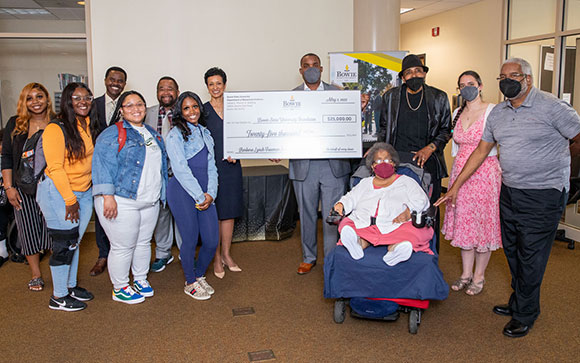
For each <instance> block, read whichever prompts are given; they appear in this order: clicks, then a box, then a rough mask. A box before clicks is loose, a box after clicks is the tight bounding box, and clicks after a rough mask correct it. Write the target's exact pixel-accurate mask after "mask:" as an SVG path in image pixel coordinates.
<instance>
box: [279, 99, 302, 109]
mask: <svg viewBox="0 0 580 363" xmlns="http://www.w3.org/2000/svg"><path fill="white" fill-rule="evenodd" d="M282 107H284V108H300V101H296V100H294V96H290V100H289V101H282Z"/></svg>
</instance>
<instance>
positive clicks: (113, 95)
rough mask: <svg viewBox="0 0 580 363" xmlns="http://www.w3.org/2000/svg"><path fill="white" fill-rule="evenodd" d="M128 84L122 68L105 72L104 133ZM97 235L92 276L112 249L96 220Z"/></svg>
mask: <svg viewBox="0 0 580 363" xmlns="http://www.w3.org/2000/svg"><path fill="white" fill-rule="evenodd" d="M126 84H127V72H125V70H124V69H123V68H121V67H110V68H109V69H107V72H105V88H106V92H105V94H104V95H102V96H101V97H97V98H95V104H96V105H97V116H98V120H99V129H100V131H103V130H104V129H106V128H107V126H109V124H110V122H111V119H112V118H113V112H114V110H115V107H116V106H117V100H118V99H119V96H120V95H121V93H123V90H124V89H125V85H126ZM95 234H96V239H97V246H98V247H99V258H98V259H97V262H96V263H95V265H94V266H93V268H92V269H91V272H90V273H89V274H90V275H91V276H97V275H100V274H101V273H103V271H104V270H105V268H106V267H107V256H108V255H109V249H110V247H111V245H110V243H109V239H108V238H107V235H106V234H105V231H104V230H103V227H101V223H99V219H98V218H95Z"/></svg>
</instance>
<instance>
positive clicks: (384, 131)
mask: <svg viewBox="0 0 580 363" xmlns="http://www.w3.org/2000/svg"><path fill="white" fill-rule="evenodd" d="M423 88H424V90H425V101H426V102H427V109H428V116H429V136H428V140H429V143H433V144H434V145H435V147H436V148H437V149H436V150H435V151H434V152H433V154H432V157H433V156H435V157H436V158H437V166H438V174H439V175H438V176H434V177H435V178H438V179H442V178H446V177H448V176H449V175H448V173H447V167H446V165H445V156H444V155H443V150H444V149H445V145H446V144H447V142H448V141H449V139H450V138H451V112H450V110H449V99H448V98H447V94H446V93H445V92H443V91H441V90H439V89H437V88H434V87H430V86H427V85H423ZM406 89H407V86H405V85H402V86H400V87H395V88H392V89H390V90H388V91H387V92H386V93H385V94H384V95H383V97H382V107H381V120H380V129H379V135H378V141H384V142H387V143H389V144H391V145H394V144H395V141H396V140H395V138H396V137H397V119H398V117H399V106H400V103H401V100H404V98H403V96H404V94H403V92H406ZM425 146H427V145H425Z"/></svg>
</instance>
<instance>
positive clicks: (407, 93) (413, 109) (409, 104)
mask: <svg viewBox="0 0 580 363" xmlns="http://www.w3.org/2000/svg"><path fill="white" fill-rule="evenodd" d="M405 96H407V105H408V106H409V108H410V109H411V111H417V110H418V109H419V107H421V103H423V90H421V100H419V105H418V106H417V107H416V108H413V107H411V102H409V92H405Z"/></svg>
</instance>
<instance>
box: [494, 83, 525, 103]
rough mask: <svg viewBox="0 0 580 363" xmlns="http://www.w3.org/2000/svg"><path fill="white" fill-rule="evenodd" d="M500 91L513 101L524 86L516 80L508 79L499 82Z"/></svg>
mask: <svg viewBox="0 0 580 363" xmlns="http://www.w3.org/2000/svg"><path fill="white" fill-rule="evenodd" d="M499 89H500V91H501V93H503V95H504V96H506V97H507V98H508V99H512V98H514V97H516V96H517V95H519V94H520V92H521V90H522V84H521V82H518V81H516V80H515V79H510V78H506V79H502V80H501V81H499Z"/></svg>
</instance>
